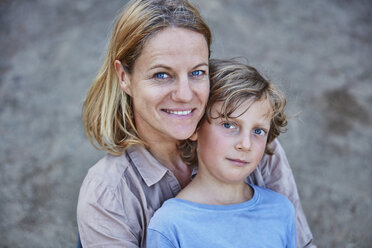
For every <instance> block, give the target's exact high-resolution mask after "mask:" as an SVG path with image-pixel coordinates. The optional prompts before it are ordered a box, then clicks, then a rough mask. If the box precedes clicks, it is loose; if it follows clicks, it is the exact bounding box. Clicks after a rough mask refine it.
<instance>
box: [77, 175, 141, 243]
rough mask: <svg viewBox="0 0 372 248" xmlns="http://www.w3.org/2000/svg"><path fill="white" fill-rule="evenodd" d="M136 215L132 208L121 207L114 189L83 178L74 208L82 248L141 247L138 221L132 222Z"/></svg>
mask: <svg viewBox="0 0 372 248" xmlns="http://www.w3.org/2000/svg"><path fill="white" fill-rule="evenodd" d="M135 211H136V210H135V207H134V206H133V204H127V205H126V206H123V204H122V202H121V201H120V200H119V199H118V197H117V195H116V194H115V191H114V190H113V189H110V188H109V187H107V186H105V185H102V184H101V183H99V182H97V181H95V180H94V179H89V178H86V179H85V180H84V182H83V184H82V186H81V189H80V195H79V201H78V206H77V221H78V227H79V234H80V238H81V243H82V245H83V247H84V248H89V247H129V248H138V247H140V244H139V240H140V234H141V228H140V227H139V224H138V222H139V220H137V221H135V220H134V219H135V218H136V216H137V215H136V214H135V213H134V212H135ZM136 222H137V224H136Z"/></svg>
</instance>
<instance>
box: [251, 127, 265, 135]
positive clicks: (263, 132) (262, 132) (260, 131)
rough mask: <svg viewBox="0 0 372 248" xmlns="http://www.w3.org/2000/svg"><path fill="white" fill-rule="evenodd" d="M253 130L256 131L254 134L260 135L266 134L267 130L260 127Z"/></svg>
mask: <svg viewBox="0 0 372 248" xmlns="http://www.w3.org/2000/svg"><path fill="white" fill-rule="evenodd" d="M253 132H254V134H257V135H260V136H262V135H265V134H266V132H265V130H263V129H260V128H257V129H255V130H254V131H253Z"/></svg>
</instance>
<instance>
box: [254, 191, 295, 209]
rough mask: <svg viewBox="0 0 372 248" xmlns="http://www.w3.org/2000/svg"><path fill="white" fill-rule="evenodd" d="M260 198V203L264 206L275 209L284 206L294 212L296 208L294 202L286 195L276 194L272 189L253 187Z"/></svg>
mask: <svg viewBox="0 0 372 248" xmlns="http://www.w3.org/2000/svg"><path fill="white" fill-rule="evenodd" d="M251 186H252V187H253V189H254V191H255V194H256V193H257V194H258V195H259V198H260V203H261V204H263V205H270V206H273V207H277V206H282V207H285V208H289V209H291V211H293V212H294V206H293V204H292V202H291V201H290V200H289V199H288V198H287V197H286V196H284V195H282V194H280V193H278V192H275V191H273V190H271V189H268V188H264V187H260V186H257V185H251Z"/></svg>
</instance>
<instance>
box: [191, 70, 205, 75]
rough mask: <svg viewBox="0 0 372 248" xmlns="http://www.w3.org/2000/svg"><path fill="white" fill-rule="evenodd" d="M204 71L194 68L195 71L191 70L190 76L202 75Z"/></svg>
mask: <svg viewBox="0 0 372 248" xmlns="http://www.w3.org/2000/svg"><path fill="white" fill-rule="evenodd" d="M203 73H204V71H202V70H196V71H193V72H191V76H201V75H203Z"/></svg>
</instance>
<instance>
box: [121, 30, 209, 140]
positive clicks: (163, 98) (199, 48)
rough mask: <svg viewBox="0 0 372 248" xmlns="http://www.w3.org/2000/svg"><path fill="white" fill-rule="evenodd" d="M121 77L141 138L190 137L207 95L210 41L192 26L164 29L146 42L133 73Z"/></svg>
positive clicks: (202, 111)
mask: <svg viewBox="0 0 372 248" xmlns="http://www.w3.org/2000/svg"><path fill="white" fill-rule="evenodd" d="M121 78H123V81H122V82H121V87H122V89H123V90H124V91H125V92H126V93H127V94H128V95H130V96H131V98H132V101H133V112H134V119H135V125H136V127H137V130H138V132H139V134H140V136H141V138H142V139H144V140H145V141H148V142H154V141H155V142H156V141H160V142H161V141H166V140H172V141H174V140H182V139H187V138H189V137H190V136H191V135H192V134H193V132H194V131H195V128H196V125H197V123H198V121H199V120H200V118H201V117H202V115H203V113H204V108H205V106H206V103H207V100H208V95H209V75H208V45H207V42H206V40H205V38H204V36H203V35H202V34H200V33H197V32H194V31H191V30H188V29H184V28H166V29H164V30H161V31H159V32H158V33H156V34H155V35H154V36H153V37H151V38H150V39H149V40H148V41H147V42H146V43H145V45H144V48H143V50H142V53H141V55H140V56H139V57H138V59H137V60H136V62H135V63H134V68H133V71H132V72H131V74H130V75H129V74H128V73H124V72H123V74H122V76H121Z"/></svg>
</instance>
